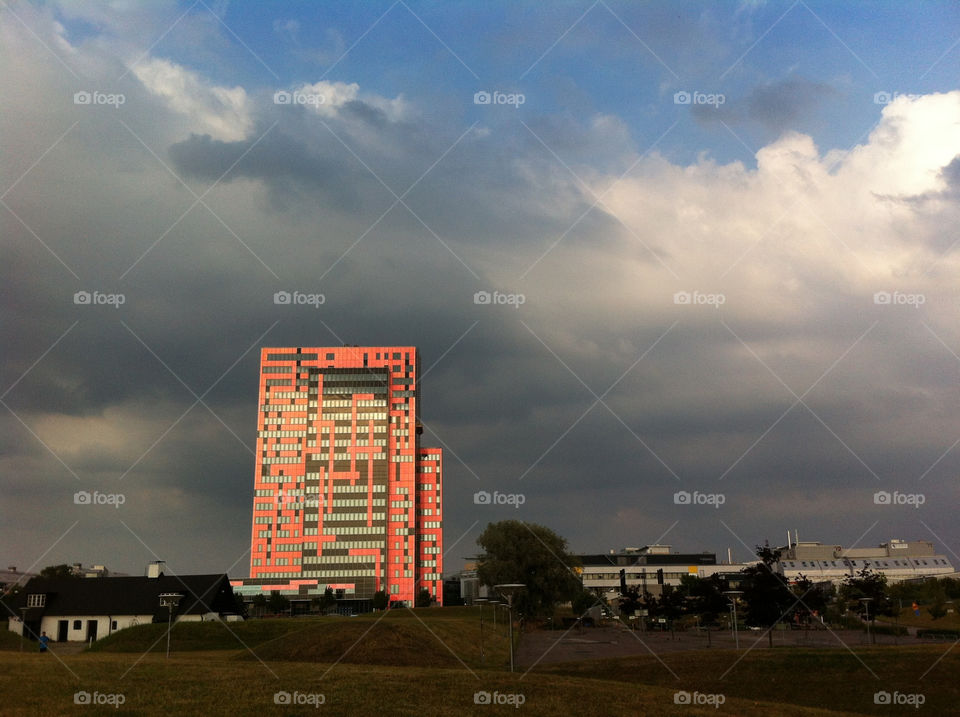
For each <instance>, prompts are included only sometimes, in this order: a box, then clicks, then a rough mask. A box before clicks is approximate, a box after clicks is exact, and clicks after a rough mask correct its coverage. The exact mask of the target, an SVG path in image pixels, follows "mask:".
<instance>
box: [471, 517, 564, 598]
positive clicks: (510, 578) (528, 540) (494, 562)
mask: <svg viewBox="0 0 960 717" xmlns="http://www.w3.org/2000/svg"><path fill="white" fill-rule="evenodd" d="M477 544H478V545H479V546H480V547H481V548H483V551H484V552H483V554H482V555H481V556H480V558H479V560H478V561H477V576H478V578H479V579H480V583H481V584H483V585H487V586H490V587H492V586H494V585H499V584H503V583H523V584H524V585H525V588H524V589H523V590H520V591H518V592H517V593H516V595H515V596H514V598H513V605H514V609H515V610H516V611H517V613H519V614H520V615H523V616H526V617H541V616H550V615H552V614H553V610H554V607H555V606H556V605H557V604H558V603H561V602H566V601H568V600H573V599H574V598H575V597H576V596H577V595H578V594H579V593H580V592H581V591H582V589H583V584H582V582H581V581H580V578H579V577H578V576H577V574H576V573H575V572H574V568H575V567H579V565H580V564H579V560H578V559H577V558H575V557H574V556H572V555H570V554H569V553H567V541H566V540H564V539H563V538H561V537H560V536H559V535H557V534H556V533H554V532H553V531H552V530H550V529H549V528H547V527H545V526H542V525H537V524H535V523H524V522H521V521H518V520H504V521H501V522H499V523H490V524H488V525H487V527H486V529H485V530H484V531H483V532H482V533H481V534H480V537H479V538H477Z"/></svg>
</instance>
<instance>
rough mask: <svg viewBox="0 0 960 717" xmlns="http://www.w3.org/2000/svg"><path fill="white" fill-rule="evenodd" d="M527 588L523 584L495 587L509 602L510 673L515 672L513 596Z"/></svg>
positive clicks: (505, 584) (506, 584)
mask: <svg viewBox="0 0 960 717" xmlns="http://www.w3.org/2000/svg"><path fill="white" fill-rule="evenodd" d="M525 587H527V586H526V585H524V584H523V583H503V584H501V585H494V586H493V589H494V590H496V591H497V592H498V593H500V595H502V596H503V598H504V599H505V600H506V601H507V610H508V612H509V614H510V672H513V596H514V595H515V594H516V593H517V591H519V590H523V589H524V588H525Z"/></svg>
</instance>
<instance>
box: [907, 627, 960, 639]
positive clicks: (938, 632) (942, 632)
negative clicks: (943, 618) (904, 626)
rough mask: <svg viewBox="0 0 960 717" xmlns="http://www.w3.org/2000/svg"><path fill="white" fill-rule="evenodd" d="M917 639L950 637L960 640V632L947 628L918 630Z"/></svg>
mask: <svg viewBox="0 0 960 717" xmlns="http://www.w3.org/2000/svg"><path fill="white" fill-rule="evenodd" d="M917 637H948V638H952V639H954V640H956V639H960V630H956V629H953V628H947V627H944V628H938V627H930V628H925V629H921V630H917Z"/></svg>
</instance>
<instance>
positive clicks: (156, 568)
mask: <svg viewBox="0 0 960 717" xmlns="http://www.w3.org/2000/svg"><path fill="white" fill-rule="evenodd" d="M166 567H167V564H166V562H164V561H163V560H155V561H153V562H152V563H150V564H149V565H147V577H148V578H159V577H160V576H161V575H163V571H164V570H165V569H166Z"/></svg>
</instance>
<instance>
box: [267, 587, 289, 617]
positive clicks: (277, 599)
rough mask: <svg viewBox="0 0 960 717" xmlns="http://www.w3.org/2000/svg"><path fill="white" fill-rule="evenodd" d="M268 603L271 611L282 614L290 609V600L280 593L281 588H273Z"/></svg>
mask: <svg viewBox="0 0 960 717" xmlns="http://www.w3.org/2000/svg"><path fill="white" fill-rule="evenodd" d="M267 605H268V606H269V607H270V612H272V613H276V614H280V613H282V612H286V611H287V610H289V609H290V601H289V600H288V599H287V598H286V597H284V596H283V595H281V594H280V591H279V590H271V591H270V597H269V598H268V599H267Z"/></svg>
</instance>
